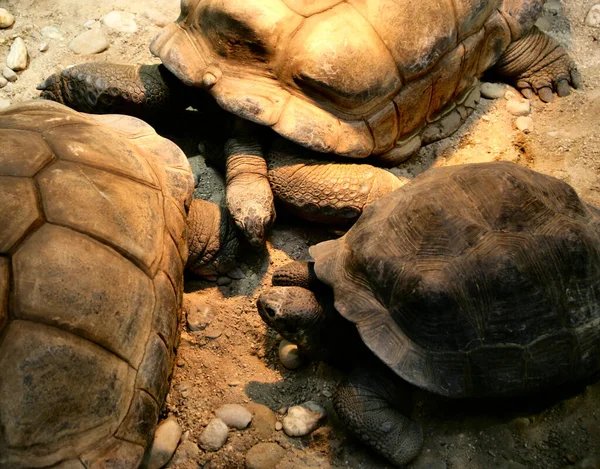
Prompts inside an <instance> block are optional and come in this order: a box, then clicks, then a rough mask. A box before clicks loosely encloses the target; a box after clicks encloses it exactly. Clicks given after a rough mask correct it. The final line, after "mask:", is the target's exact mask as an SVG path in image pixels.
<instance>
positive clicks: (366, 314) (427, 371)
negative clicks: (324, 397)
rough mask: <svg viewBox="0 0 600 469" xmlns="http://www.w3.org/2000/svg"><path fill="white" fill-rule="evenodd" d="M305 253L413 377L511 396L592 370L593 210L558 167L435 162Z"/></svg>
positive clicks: (389, 360)
mask: <svg viewBox="0 0 600 469" xmlns="http://www.w3.org/2000/svg"><path fill="white" fill-rule="evenodd" d="M310 252H311V255H312V256H313V257H314V260H315V272H316V274H317V276H318V277H319V279H320V280H322V281H323V282H325V283H326V284H328V285H330V286H331V287H332V288H333V290H334V295H335V307H336V310H337V311H339V313H340V314H341V315H342V316H344V317H345V318H346V319H348V320H350V321H351V322H353V323H355V324H356V326H357V328H358V331H359V333H360V335H361V337H362V339H363V341H364V342H365V343H366V345H367V346H368V347H369V348H370V349H371V351H372V352H373V353H374V354H375V355H376V356H378V357H379V358H380V359H381V360H382V361H383V362H384V363H386V364H387V365H388V366H389V367H390V368H391V369H392V370H393V371H395V372H396V373H397V374H398V375H399V376H401V377H402V378H404V379H406V380H407V381H409V382H411V383H413V384H415V385H417V386H419V387H422V388H425V389H428V390H430V391H433V392H435V393H439V394H442V395H446V396H452V397H461V396H508V395H518V394H522V393H527V392H535V391H539V390H543V389H547V388H549V387H554V386H556V385H559V384H561V383H565V382H570V381H577V380H580V379H586V378H587V377H590V376H592V375H594V374H595V373H598V371H600V210H599V209H598V208H595V207H593V206H591V205H588V204H586V203H584V202H582V201H581V200H580V199H579V197H578V196H577V194H576V193H575V191H574V190H573V188H572V187H570V186H569V185H568V184H566V183H564V182H562V181H559V180H557V179H555V178H552V177H549V176H546V175H542V174H539V173H536V172H534V171H531V170H529V169H526V168H523V167H521V166H518V165H515V164H512V163H507V162H492V163H484V164H472V165H464V166H452V167H445V168H437V169H432V170H429V171H427V172H425V173H423V174H422V175H420V176H419V177H417V178H416V179H415V180H414V181H413V182H412V183H410V184H408V185H406V186H404V187H402V188H401V189H398V190H396V191H395V192H393V193H391V194H390V195H388V196H386V197H384V198H382V199H380V200H379V201H377V202H375V203H374V204H373V205H372V206H370V207H368V208H367V209H366V210H365V212H364V214H363V215H362V216H361V218H360V219H359V221H358V222H357V223H356V225H354V226H353V227H352V228H351V229H350V230H349V231H348V232H347V234H346V235H344V236H343V237H341V238H339V239H337V240H332V241H326V242H324V243H321V244H318V245H316V246H314V247H313V248H311V251H310Z"/></svg>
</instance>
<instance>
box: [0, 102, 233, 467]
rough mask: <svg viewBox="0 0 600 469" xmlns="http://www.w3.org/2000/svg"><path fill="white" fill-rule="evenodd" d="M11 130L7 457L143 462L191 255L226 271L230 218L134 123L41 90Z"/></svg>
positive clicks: (0, 235)
mask: <svg viewBox="0 0 600 469" xmlns="http://www.w3.org/2000/svg"><path fill="white" fill-rule="evenodd" d="M0 140H1V141H2V146H1V147H0V199H2V205H1V206H0V368H1V369H2V377H1V378H0V467H1V468H7V469H8V468H10V469H19V468H31V467H36V468H49V467H53V468H57V467H60V468H66V467H68V468H69V469H75V468H81V469H83V468H89V467H109V466H110V467H127V468H134V467H138V466H139V465H140V463H141V461H142V457H143V455H144V451H145V450H146V448H147V446H148V444H149V442H150V441H152V437H153V433H154V428H155V426H156V424H157V419H158V416H159V411H160V409H161V406H162V404H163V402H164V399H165V397H166V393H167V391H168V388H169V380H170V376H171V373H172V370H173V363H174V358H175V353H176V347H177V342H178V336H179V334H178V323H179V317H180V309H181V302H182V295H183V270H184V266H187V267H188V268H189V269H190V270H192V271H195V272H198V273H200V274H210V273H211V272H213V271H214V270H215V269H217V270H218V269H222V268H227V266H228V265H230V264H231V258H232V257H233V255H234V253H235V249H236V246H237V240H236V238H235V232H234V228H233V226H232V225H228V224H229V223H230V222H229V221H228V219H227V217H223V215H225V213H224V212H223V211H221V209H220V208H219V207H218V206H217V205H214V204H209V203H207V202H204V201H200V200H196V199H194V200H192V194H193V189H194V182H193V176H192V172H191V168H190V166H189V163H188V162H187V159H186V157H185V155H184V154H183V152H182V151H181V150H180V149H179V148H178V147H177V146H176V145H175V144H174V143H172V142H170V141H169V140H167V139H164V138H162V137H160V136H158V135H157V134H156V133H155V132H154V130H153V129H152V128H151V127H150V126H149V125H148V124H146V123H145V122H143V121H141V120H139V119H137V118H134V117H130V116H118V115H104V116H93V117H92V116H90V115H84V114H80V113H78V112H76V111H74V110H72V109H69V108H68V107H66V106H63V105H61V104H58V103H53V102H50V101H44V100H36V101H31V102H26V103H21V104H17V105H14V106H12V107H10V108H8V109H6V110H3V111H2V112H0ZM186 220H187V223H186ZM207 264H211V265H212V267H211V266H209V265H207Z"/></svg>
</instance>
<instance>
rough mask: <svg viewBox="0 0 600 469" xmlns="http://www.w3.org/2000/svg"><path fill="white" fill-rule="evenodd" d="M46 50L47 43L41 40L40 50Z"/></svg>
mask: <svg viewBox="0 0 600 469" xmlns="http://www.w3.org/2000/svg"><path fill="white" fill-rule="evenodd" d="M47 50H48V43H47V42H42V43H41V44H40V52H46V51H47Z"/></svg>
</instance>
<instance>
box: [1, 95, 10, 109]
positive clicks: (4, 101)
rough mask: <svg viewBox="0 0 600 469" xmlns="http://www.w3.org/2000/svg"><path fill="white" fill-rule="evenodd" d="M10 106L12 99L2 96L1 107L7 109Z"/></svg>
mask: <svg viewBox="0 0 600 469" xmlns="http://www.w3.org/2000/svg"><path fill="white" fill-rule="evenodd" d="M9 106H10V99H5V98H0V109H6V108H7V107H9Z"/></svg>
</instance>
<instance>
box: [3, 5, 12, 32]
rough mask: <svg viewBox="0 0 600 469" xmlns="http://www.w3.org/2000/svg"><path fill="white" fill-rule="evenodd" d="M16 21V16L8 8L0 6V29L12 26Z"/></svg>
mask: <svg viewBox="0 0 600 469" xmlns="http://www.w3.org/2000/svg"><path fill="white" fill-rule="evenodd" d="M14 23H15V17H14V16H13V15H12V14H11V13H10V12H9V11H8V10H6V9H4V8H0V29H4V28H10V27H11V26H12V25H13V24H14Z"/></svg>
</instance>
